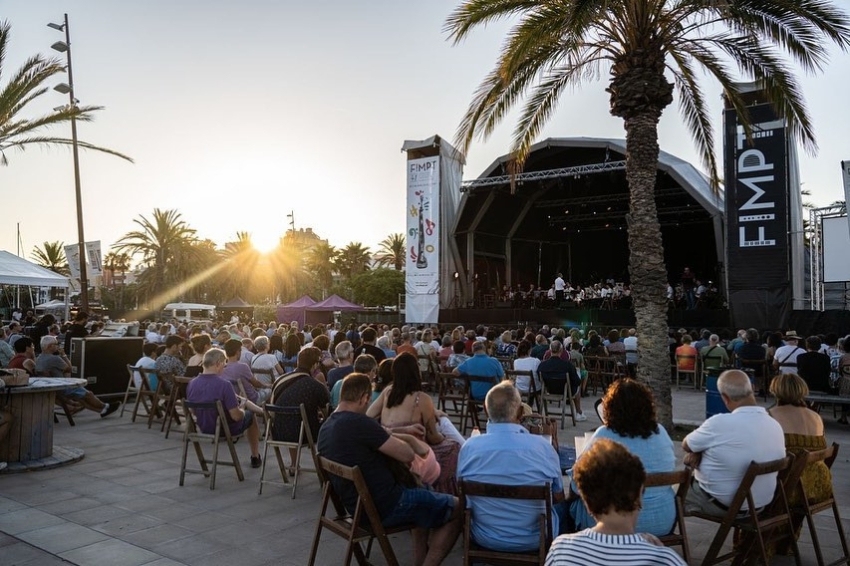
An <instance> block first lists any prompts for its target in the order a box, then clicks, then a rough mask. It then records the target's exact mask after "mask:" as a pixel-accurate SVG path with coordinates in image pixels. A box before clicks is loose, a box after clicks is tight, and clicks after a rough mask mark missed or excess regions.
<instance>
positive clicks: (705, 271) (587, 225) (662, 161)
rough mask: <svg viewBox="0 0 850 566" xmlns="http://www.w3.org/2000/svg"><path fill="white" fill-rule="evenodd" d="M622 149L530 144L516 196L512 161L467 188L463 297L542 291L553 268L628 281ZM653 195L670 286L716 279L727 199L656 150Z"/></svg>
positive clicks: (568, 275)
mask: <svg viewBox="0 0 850 566" xmlns="http://www.w3.org/2000/svg"><path fill="white" fill-rule="evenodd" d="M625 151H626V143H625V140H622V139H605V138H550V139H547V140H545V141H542V142H540V143H537V144H535V145H534V146H533V147H532V151H531V154H530V155H529V158H528V161H527V162H526V165H525V168H524V170H523V174H522V175H521V176H520V177H518V181H517V183H516V194H513V195H512V194H511V186H510V177H509V176H508V170H507V163H508V161H509V157H510V156H509V155H505V156H502V157H500V158H499V159H497V160H496V161H495V162H493V164H492V165H490V167H488V168H487V170H486V171H485V172H484V173H483V174H482V175H481V176H480V177H479V178H478V179H475V180H473V181H466V182H464V184H463V187H462V189H461V190H462V191H463V197H462V199H461V204H460V207H461V208H460V213H459V215H458V221H457V223H456V225H455V228H454V233H453V236H454V238H455V240H456V242H457V246H458V249H459V250H460V254H461V256H462V264H463V266H464V269H465V273H461V281H466V282H467V285H466V293H465V294H466V297H465V298H466V300H467V301H472V300H473V298H474V297H472V296H469V294H470V293H482V292H489V291H490V290H495V289H501V288H502V286H503V285H517V284H520V285H522V287H523V289H528V286H529V284H534V285H539V286H542V287H543V288H546V289H548V288H549V286H550V285H551V284H552V282H553V280H554V278H555V275H556V274H557V273H558V272H559V271H561V272H563V274H564V278H565V279H566V280H567V281H569V282H570V283H572V284H573V285H582V286H584V285H587V284H591V283H596V282H599V281H600V280H604V279H608V278H614V279H615V280H616V281H628V240H627V232H626V229H627V215H628V212H629V194H628V184H627V182H626V176H625ZM655 197H656V205H657V207H658V216H659V220H660V222H661V231H662V237H663V240H664V251H665V262H666V264H667V269H668V272H669V274H670V280H671V281H672V282H673V283H675V282H677V281H678V279H679V274H681V272H682V270H683V268H684V267H685V266H689V267H690V268H691V269H692V270H693V271H694V272H695V273H696V275H697V277H698V278H702V279H704V280H713V281H718V280H720V279H721V277H720V275H721V273H720V263H721V262H722V261H723V195H722V194H720V195H714V194H713V193H712V191H711V187H710V185H709V182H708V179H707V178H706V177H705V175H703V174H702V173H701V172H700V171H699V170H697V169H696V168H695V167H694V166H693V165H691V164H690V163H688V162H686V161H684V160H682V159H679V158H678V157H676V156H674V155H671V154H669V153H667V152H664V151H662V152H661V154H660V155H659V160H658V177H657V184H656V188H655ZM459 292H461V293H462V292H463V290H459Z"/></svg>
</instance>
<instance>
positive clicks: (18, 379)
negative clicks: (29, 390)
mask: <svg viewBox="0 0 850 566" xmlns="http://www.w3.org/2000/svg"><path fill="white" fill-rule="evenodd" d="M0 379H2V380H3V382H4V383H5V384H6V387H22V386H25V385H29V383H30V374H28V373H27V371H26V370H23V369H18V368H6V369H0Z"/></svg>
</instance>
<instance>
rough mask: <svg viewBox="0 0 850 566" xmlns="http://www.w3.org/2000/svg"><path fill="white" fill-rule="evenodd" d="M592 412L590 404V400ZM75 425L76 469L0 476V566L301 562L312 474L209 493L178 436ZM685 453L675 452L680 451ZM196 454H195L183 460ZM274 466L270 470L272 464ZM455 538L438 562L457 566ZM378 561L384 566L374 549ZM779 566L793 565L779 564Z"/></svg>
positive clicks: (823, 520) (700, 540)
mask: <svg viewBox="0 0 850 566" xmlns="http://www.w3.org/2000/svg"><path fill="white" fill-rule="evenodd" d="M673 399H674V414H675V420H676V421H677V422H699V421H700V420H701V419H702V418H703V417H704V414H705V404H704V400H705V395H704V394H703V393H698V392H694V391H687V390H682V391H674V394H673ZM585 402H586V403H587V404H584V403H583V405H584V406H585V407H592V406H593V404H592V402H593V399H592V398H591V399H587V400H585ZM591 413H592V410H591V411H589V412H588V416H589V419H588V421H587V422H584V423H579V425H578V426H577V427H576V428H572V427H571V426H569V424H568V425H567V428H566V429H565V430H563V431H560V434H559V439H560V442H561V443H562V444H564V445H566V444H572V438H573V437H574V436H576V435H578V434H581V433H583V432H585V431H589V430H592V429H593V428H595V427H597V426H599V421H598V420H597V419H596V417H595V415H592V414H591ZM823 416H824V420H825V422H826V427H827V430H826V434H827V438H828V440H829V441H830V442H833V441H834V442H838V443H839V444H841V445H842V450H841V452H840V453H839V458H838V460H837V461H836V463H835V465H834V467H833V484H834V486H835V489H836V492H837V496H838V500H839V503H840V511H841V514H842V516H843V517H844V529H845V532H846V531H847V530H848V525H850V427H842V426H841V425H838V424H837V423H836V422H835V420H834V419H833V418H832V413H831V411H830V410H826V411H824V412H823ZM76 421H77V426H76V427H73V428H71V427H69V426H68V424H67V422H65V421H63V422H61V423H60V424H58V425H56V427H55V442H56V443H57V444H59V445H65V446H75V447H79V448H83V449H84V450H85V452H86V456H85V458H84V459H83V460H82V461H81V462H79V463H77V464H73V465H71V466H67V467H63V468H57V469H53V470H44V471H39V472H30V473H24V474H3V475H0V565H2V566H12V565H19V564H20V565H23V564H27V565H38V566H40V565H43V564H44V565H48V564H78V565H81V566H99V565H109V566H114V565H120V566H125V565H126V566H137V565H148V566H167V565H175V564H188V565H195V564H197V565H203V566H216V565H219V564H222V565H230V564H239V566H255V565H263V564H275V565H290V566H301V565H303V564H306V562H307V557H308V554H309V549H310V544H311V541H312V538H313V531H314V528H315V522H316V517H317V514H318V507H319V501H320V490H319V485H318V482H317V480H316V477H315V475H312V474H305V475H303V476H302V477H301V478H300V481H299V486H298V493H297V498H296V499H294V500H293V499H291V498H290V493H291V492H290V490H289V489H287V488H280V487H277V486H268V485H267V486H265V487H264V489H263V495H262V496H258V495H257V481H258V478H259V470H253V469H251V468H250V466H249V464H248V461H249V458H248V456H249V454H248V447H247V444H246V443H244V442H240V443H239V444H238V445H237V446H238V451H239V454H240V457H241V460H242V462H243V467H244V471H245V481H244V482H242V483H240V482H238V481H237V480H236V475H235V473H234V472H233V470H232V469H231V468H229V467H226V466H222V467H220V468H219V474H218V479H217V482H216V489H215V491H210V490H209V489H208V481H207V480H206V479H205V478H203V477H202V476H200V475H190V476H187V478H186V485H185V486H184V487H178V485H177V483H178V475H179V465H180V445H181V443H180V439H181V436H182V435H181V433H180V431H177V433H174V432H172V434H171V436H170V437H169V438H168V439H165V438H164V437H163V435H162V434H161V433H160V432H159V428H158V427H154V428H153V429H151V430H148V429H147V427H146V425H145V424H143V423H141V422H138V421H137V422H136V423H131V422H130V419H129V414H128V413H125V415H124V417H123V418H119V417H118V415H117V414H116V415H114V416H111V417H109V418H107V419H100V418H99V417H98V416H97V415H95V414H94V413H92V412H90V411H89V412H83V413H80V414H79V415H78V416H77V417H76ZM679 453H680V456H681V450H679ZM191 456H192V455H191V454H190V457H191ZM270 464H271V465H273V462H270ZM817 522H818V525H819V530H818V532H819V534H820V538H821V541H822V545H823V546H824V547H825V553H826V559H827V560H828V561H831V560H833V559H836V558H838V557H839V556H840V546H839V542H838V537H837V533H836V530H835V523H834V522H833V521H832V518H831V516H830V515H829V514H824V516H822V517H818V518H817ZM687 525H688V538H689V540H690V543H691V550H692V554H693V557H692V563H693V564H699V563H700V561H701V559H702V556H703V554H704V553H705V551H706V549H707V547H708V544H709V543H710V541H711V537H712V536H713V534H714V529H713V525H711V524H708V523H706V522H704V521H699V520H695V519H689V520H688V522H687ZM392 539H393V546H394V548H395V549H396V553H397V555H398V556H399V560H400V561H401V563H402V564H407V563H409V561H408V560H407V559H408V558H409V556H410V539H409V536H408V535H406V534H401V535H397V536H394V537H392ZM809 540H810V539H809V534H808V529H807V528H806V527H804V529H803V535H802V536H801V539H800V548H801V553H802V555H803V563H804V564H815V563H816V562H815V559H814V553H813V552H812V547H811V544H810V542H809ZM343 550H344V544H343V541H342V540H341V539H339V538H338V537H336V536H333V535H330V534H327V533H326V534H325V535H324V536H323V539H322V546H321V549H320V552H319V558H318V561H317V563H318V564H322V565H336V564H340V563H341V562H342V556H343ZM461 558H462V545H461V542H460V541H459V542H458V544H457V545H456V546H455V549H454V551H453V552H452V554H451V555H450V556H449V558H448V559H447V560H446V562H445V564H449V565H450V564H460V563H461ZM372 561H373V562H374V563H375V564H385V561H384V560H383V557H382V556H381V554H380V551H379V549H377V548H376V549H375V550H374V552H373V555H372ZM774 563H775V564H791V563H793V562H792V559H791V558H785V557H783V558H777V559H776V560H775V561H774Z"/></svg>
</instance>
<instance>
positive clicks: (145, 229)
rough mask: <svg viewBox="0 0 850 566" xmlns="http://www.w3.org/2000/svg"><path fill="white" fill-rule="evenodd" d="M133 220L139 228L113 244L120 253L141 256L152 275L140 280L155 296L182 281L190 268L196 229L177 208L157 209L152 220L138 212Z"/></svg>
mask: <svg viewBox="0 0 850 566" xmlns="http://www.w3.org/2000/svg"><path fill="white" fill-rule="evenodd" d="M133 222H134V223H136V224H137V225H138V226H139V229H138V230H133V231H130V232H128V233H127V234H125V235H124V236H123V237H122V238H121V239H120V240H118V243H117V244H116V245H115V246H114V247H115V250H116V251H118V252H127V253H129V254H130V255H131V256H133V255H140V256H141V257H142V262H143V263H144V264H145V265H146V266H147V267H148V268H149V269H148V271H150V274H147V273H146V276H145V277H144V278H142V280H140V282H139V283H140V287H141V288H142V289H144V291H145V292H146V294H148V296H149V297H153V296H154V295H156V294H158V293H161V292H162V291H164V290H166V289H167V288H169V286H171V285H175V284H177V283H179V282H180V280H181V275H185V274H186V272H187V271H191V268H192V266H190V265H188V262H189V261H190V260H191V259H192V257H193V256H194V255H195V249H194V248H193V247H192V244H193V243H194V242H196V241H197V237H196V236H195V229H194V228H191V227H190V226H189V225H188V224H187V223H186V222H185V221H184V220H182V218H181V216H180V213H179V212H177V211H176V210H160V209H158V208H155V209H154V211H153V216H152V219H150V220H149V219H147V218H145V217H144V216H141V215H139V218H136V219H134V220H133Z"/></svg>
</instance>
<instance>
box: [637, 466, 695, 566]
mask: <svg viewBox="0 0 850 566" xmlns="http://www.w3.org/2000/svg"><path fill="white" fill-rule="evenodd" d="M674 485H675V486H677V487H676V496H675V503H676V521H675V523H673V530H671V531H670V532H669V533H668V534H666V535H664V536H662V537H658V539H659V540H660V541H661V543H662V544H663V545H664V546H681V547H682V556H683V557H684V559H685V562H690V560H691V549H690V546H688V533H687V531H686V530H685V497H687V495H688V488H690V486H691V469H690V468H685V469H684V470H678V471H675V472H657V473H654V474H647V475H646V482H644V484H643V486H644V487H645V488H647V489H648V488H653V487H667V488H668V489H669V488H671V487H672V486H674ZM677 530H678V531H679V532H678V533H677V532H676V531H677Z"/></svg>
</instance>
